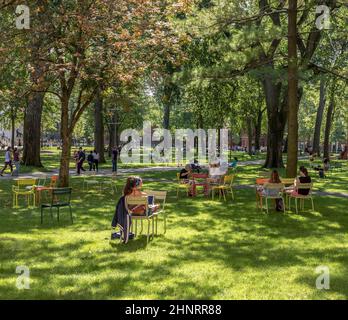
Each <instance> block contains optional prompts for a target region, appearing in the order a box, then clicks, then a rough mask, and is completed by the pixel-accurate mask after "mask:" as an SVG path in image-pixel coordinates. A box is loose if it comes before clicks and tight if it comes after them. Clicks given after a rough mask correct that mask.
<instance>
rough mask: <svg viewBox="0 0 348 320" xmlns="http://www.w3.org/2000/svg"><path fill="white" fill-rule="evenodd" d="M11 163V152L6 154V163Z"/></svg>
mask: <svg viewBox="0 0 348 320" xmlns="http://www.w3.org/2000/svg"><path fill="white" fill-rule="evenodd" d="M10 161H11V153H10V151H6V152H5V162H10Z"/></svg>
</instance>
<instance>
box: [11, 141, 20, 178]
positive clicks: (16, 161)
mask: <svg viewBox="0 0 348 320" xmlns="http://www.w3.org/2000/svg"><path fill="white" fill-rule="evenodd" d="M20 161H21V159H20V154H19V150H18V148H17V147H16V148H14V149H13V163H14V165H15V167H16V170H14V172H13V175H16V176H19V170H20V165H21V162H20Z"/></svg>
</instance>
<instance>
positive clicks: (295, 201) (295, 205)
mask: <svg viewBox="0 0 348 320" xmlns="http://www.w3.org/2000/svg"><path fill="white" fill-rule="evenodd" d="M295 207H296V213H298V209H297V198H295Z"/></svg>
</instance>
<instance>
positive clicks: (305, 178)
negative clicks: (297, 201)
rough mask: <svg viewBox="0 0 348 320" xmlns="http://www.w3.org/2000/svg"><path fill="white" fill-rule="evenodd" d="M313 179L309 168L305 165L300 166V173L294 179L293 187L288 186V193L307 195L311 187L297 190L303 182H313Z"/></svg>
mask: <svg viewBox="0 0 348 320" xmlns="http://www.w3.org/2000/svg"><path fill="white" fill-rule="evenodd" d="M311 182H312V179H311V177H310V176H309V174H308V170H307V169H306V168H305V167H304V166H301V167H300V175H299V177H297V178H296V179H295V181H294V185H293V186H291V187H288V188H286V193H290V194H291V193H293V194H300V195H303V196H307V195H308V193H309V189H300V190H297V187H298V185H299V184H301V183H311Z"/></svg>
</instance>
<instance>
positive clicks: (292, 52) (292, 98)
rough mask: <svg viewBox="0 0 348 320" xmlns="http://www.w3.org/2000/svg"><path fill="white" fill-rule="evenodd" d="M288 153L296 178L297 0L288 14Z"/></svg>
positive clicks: (289, 170)
mask: <svg viewBox="0 0 348 320" xmlns="http://www.w3.org/2000/svg"><path fill="white" fill-rule="evenodd" d="M288 18H289V19H288V20H289V23H288V28H289V36H288V51H289V52H288V55H289V56H288V59H289V62H288V106H289V107H288V153H287V166H286V174H287V176H288V177H289V178H290V177H291V178H292V177H296V174H297V161H298V96H297V95H298V65H297V42H296V35H297V0H289V14H288Z"/></svg>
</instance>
